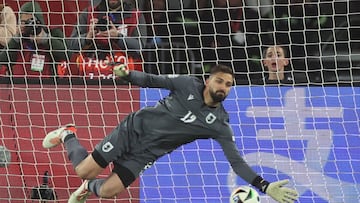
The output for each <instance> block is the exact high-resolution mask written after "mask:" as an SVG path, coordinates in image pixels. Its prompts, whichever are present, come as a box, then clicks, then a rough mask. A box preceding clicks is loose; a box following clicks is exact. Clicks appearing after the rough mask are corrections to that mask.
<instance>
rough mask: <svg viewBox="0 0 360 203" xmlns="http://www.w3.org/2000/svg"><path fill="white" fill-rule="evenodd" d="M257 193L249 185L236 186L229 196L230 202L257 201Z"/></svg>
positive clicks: (257, 202) (258, 198) (258, 197)
mask: <svg viewBox="0 0 360 203" xmlns="http://www.w3.org/2000/svg"><path fill="white" fill-rule="evenodd" d="M259 202H260V196H259V193H258V192H257V191H256V190H255V189H253V188H252V187H249V186H245V185H243V186H240V187H238V188H236V189H235V190H234V191H233V192H232V193H231V196H230V203H259Z"/></svg>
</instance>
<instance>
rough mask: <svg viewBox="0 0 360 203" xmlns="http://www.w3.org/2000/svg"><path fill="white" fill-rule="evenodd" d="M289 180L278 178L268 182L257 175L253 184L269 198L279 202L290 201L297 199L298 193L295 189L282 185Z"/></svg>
mask: <svg viewBox="0 0 360 203" xmlns="http://www.w3.org/2000/svg"><path fill="white" fill-rule="evenodd" d="M288 183H289V180H280V181H277V182H273V183H269V182H268V181H266V180H264V179H262V178H261V177H260V176H258V177H257V178H256V179H255V181H254V184H253V185H254V186H255V187H257V188H258V189H259V190H260V191H261V192H263V193H266V194H267V195H269V196H270V197H271V198H273V199H274V200H276V201H277V202H280V203H291V202H294V201H296V200H297V199H298V196H299V194H298V193H297V192H296V190H293V189H290V188H287V187H283V186H284V185H286V184H288Z"/></svg>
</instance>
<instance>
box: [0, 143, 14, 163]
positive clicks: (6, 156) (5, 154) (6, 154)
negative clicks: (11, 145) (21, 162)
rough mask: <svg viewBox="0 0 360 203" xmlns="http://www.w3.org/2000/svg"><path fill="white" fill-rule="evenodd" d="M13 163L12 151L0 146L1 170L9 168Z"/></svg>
mask: <svg viewBox="0 0 360 203" xmlns="http://www.w3.org/2000/svg"><path fill="white" fill-rule="evenodd" d="M10 161H11V154H10V151H9V150H8V149H7V148H6V147H5V146H1V145H0V168H2V167H7V166H8V164H9V163H10Z"/></svg>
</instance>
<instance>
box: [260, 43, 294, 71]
mask: <svg viewBox="0 0 360 203" xmlns="http://www.w3.org/2000/svg"><path fill="white" fill-rule="evenodd" d="M263 64H264V67H265V68H267V70H268V71H270V72H282V71H284V69H285V66H287V65H288V64H289V60H288V59H287V58H285V53H284V49H283V48H281V47H278V46H273V47H269V48H268V49H267V50H266V53H265V59H264V60H263Z"/></svg>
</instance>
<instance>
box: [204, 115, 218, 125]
mask: <svg viewBox="0 0 360 203" xmlns="http://www.w3.org/2000/svg"><path fill="white" fill-rule="evenodd" d="M215 120H216V116H215V115H214V114H213V113H209V114H208V115H207V116H206V118H205V121H206V123H207V124H212V123H213V122H214V121H215Z"/></svg>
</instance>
